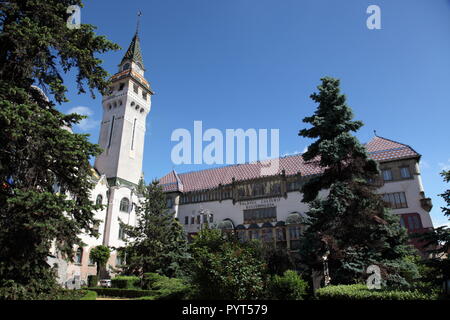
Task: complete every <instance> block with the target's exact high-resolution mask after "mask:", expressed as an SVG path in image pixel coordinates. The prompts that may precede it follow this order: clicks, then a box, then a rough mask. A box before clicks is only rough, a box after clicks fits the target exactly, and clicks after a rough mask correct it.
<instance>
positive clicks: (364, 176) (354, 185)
mask: <svg viewBox="0 0 450 320" xmlns="http://www.w3.org/2000/svg"><path fill="white" fill-rule="evenodd" d="M318 89H319V92H318V93H314V94H313V95H311V98H312V99H313V100H314V101H315V102H317V103H318V104H319V106H318V108H317V110H316V111H315V113H314V115H313V116H311V117H307V118H305V119H304V120H303V121H304V122H305V123H309V124H311V125H312V127H311V128H309V129H303V130H301V131H300V135H301V136H303V137H306V138H314V139H316V140H315V141H314V142H313V143H312V144H311V145H310V146H309V148H308V151H307V152H306V153H305V154H304V155H303V158H304V160H305V161H313V162H315V163H317V165H319V166H320V167H322V170H323V174H321V175H318V176H315V177H313V178H311V179H310V180H309V181H307V182H306V183H305V185H304V186H303V188H302V192H303V194H304V199H303V201H304V202H307V203H309V205H310V211H309V212H308V216H309V220H308V221H307V228H306V231H305V234H304V236H303V238H302V242H301V249H300V256H301V259H302V261H303V262H304V263H305V264H306V265H307V267H308V268H309V271H310V272H312V271H313V270H323V261H322V259H323V256H325V255H327V256H328V267H329V272H330V276H331V279H332V282H333V283H335V284H351V283H356V282H358V281H362V280H364V278H365V277H366V274H365V270H366V268H367V267H368V266H369V265H377V266H379V267H380V269H381V270H382V275H383V279H384V280H385V282H386V283H387V284H389V285H397V286H407V285H409V283H408V280H407V278H408V277H409V278H411V277H414V276H415V275H414V274H411V272H412V273H414V270H417V268H415V266H414V265H413V264H411V263H408V261H406V260H404V259H403V258H404V257H405V256H408V255H412V254H413V249H412V248H411V246H410V245H409V244H408V236H407V233H406V230H405V229H404V228H401V227H400V224H399V221H398V218H397V217H395V216H394V215H393V214H391V213H390V212H389V211H388V209H386V208H385V204H384V202H383V201H382V199H381V197H380V196H379V195H378V194H376V193H375V191H376V186H375V185H373V184H371V183H370V182H369V181H371V180H372V179H375V178H376V177H377V175H378V174H379V172H378V166H377V163H376V162H375V161H374V160H372V159H369V157H368V155H367V153H366V149H365V148H364V146H363V145H361V144H360V143H359V141H358V139H357V138H356V137H354V136H353V135H352V134H351V132H355V131H357V130H358V129H359V128H361V126H362V125H363V123H362V122H360V121H353V120H352V119H353V112H352V110H351V108H350V107H349V106H348V105H347V104H346V97H345V96H344V95H343V94H341V93H340V89H339V80H337V79H333V78H329V77H326V78H324V79H322V84H321V85H320V86H319V87H318ZM322 190H323V191H325V190H328V191H329V193H328V195H327V196H326V197H324V198H319V197H318V195H319V191H322Z"/></svg>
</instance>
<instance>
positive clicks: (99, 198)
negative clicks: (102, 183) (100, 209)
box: [95, 194, 103, 206]
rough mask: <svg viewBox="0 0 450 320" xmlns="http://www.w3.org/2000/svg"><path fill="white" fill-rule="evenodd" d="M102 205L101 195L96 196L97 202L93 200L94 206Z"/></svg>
mask: <svg viewBox="0 0 450 320" xmlns="http://www.w3.org/2000/svg"><path fill="white" fill-rule="evenodd" d="M102 203H103V196H102V195H101V194H99V195H98V196H97V200H95V204H96V205H98V206H99V205H101V204H102Z"/></svg>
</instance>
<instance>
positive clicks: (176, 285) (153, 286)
mask: <svg viewBox="0 0 450 320" xmlns="http://www.w3.org/2000/svg"><path fill="white" fill-rule="evenodd" d="M142 288H143V289H144V290H153V291H154V294H153V296H152V299H151V300H181V299H184V298H185V297H186V295H187V294H188V292H189V291H190V287H189V286H188V285H187V283H186V282H185V281H184V280H182V279H177V278H168V277H165V276H161V275H159V274H157V273H146V274H144V278H143V285H142ZM148 299H149V297H145V299H143V300H148Z"/></svg>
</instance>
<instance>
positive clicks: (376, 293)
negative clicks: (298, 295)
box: [316, 284, 438, 300]
mask: <svg viewBox="0 0 450 320" xmlns="http://www.w3.org/2000/svg"><path fill="white" fill-rule="evenodd" d="M316 297H317V298H318V299H319V300H435V299H437V298H438V296H437V295H436V294H433V293H424V292H420V291H418V290H410V291H403V290H392V289H382V290H369V289H368V288H367V286H366V285H364V284H353V285H338V286H328V287H325V288H321V289H318V290H317V291H316Z"/></svg>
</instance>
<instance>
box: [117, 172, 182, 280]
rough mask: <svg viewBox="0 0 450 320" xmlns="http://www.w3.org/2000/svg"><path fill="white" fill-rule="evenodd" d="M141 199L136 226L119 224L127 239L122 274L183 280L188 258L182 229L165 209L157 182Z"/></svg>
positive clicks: (162, 195) (163, 198) (151, 185)
mask: <svg viewBox="0 0 450 320" xmlns="http://www.w3.org/2000/svg"><path fill="white" fill-rule="evenodd" d="M144 197H145V198H144V200H143V201H142V202H141V203H140V204H138V207H137V209H136V216H137V223H136V226H130V225H126V224H124V223H122V222H121V226H122V228H123V230H124V233H125V235H126V236H127V237H128V239H127V240H128V243H127V246H126V248H124V249H123V252H124V253H125V255H126V259H125V260H126V261H125V266H124V267H123V271H124V273H125V274H134V275H138V276H141V275H142V274H144V273H148V272H157V273H159V274H161V275H165V276H168V277H174V276H177V277H178V276H183V272H184V267H185V265H186V263H187V262H188V260H189V258H190V256H189V254H188V245H187V240H186V236H185V234H184V230H183V227H182V226H181V224H180V223H179V222H178V221H177V220H176V219H175V218H174V216H173V213H172V212H171V211H170V210H168V209H167V208H166V196H165V194H164V193H163V191H162V188H161V186H160V185H159V182H158V181H153V182H152V184H150V185H149V186H147V188H146V192H145V194H144Z"/></svg>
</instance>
